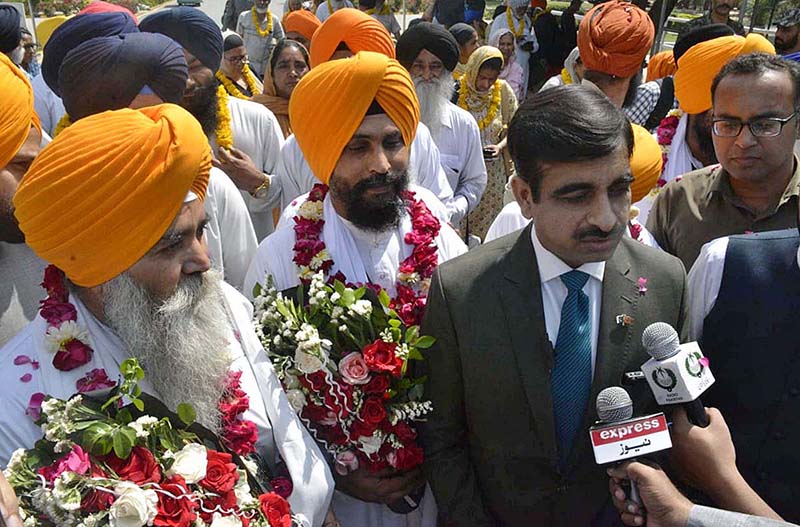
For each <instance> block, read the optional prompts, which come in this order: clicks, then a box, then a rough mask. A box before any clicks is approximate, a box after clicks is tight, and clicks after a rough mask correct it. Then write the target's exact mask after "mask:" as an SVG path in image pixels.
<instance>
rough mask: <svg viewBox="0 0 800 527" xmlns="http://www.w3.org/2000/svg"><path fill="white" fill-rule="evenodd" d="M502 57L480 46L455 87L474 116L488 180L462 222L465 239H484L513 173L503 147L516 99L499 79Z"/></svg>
mask: <svg viewBox="0 0 800 527" xmlns="http://www.w3.org/2000/svg"><path fill="white" fill-rule="evenodd" d="M502 70H503V54H502V53H501V52H500V50H499V49H497V48H495V47H492V46H481V47H480V48H478V49H477V50H475V52H474V53H473V54H472V55H471V56H470V58H469V61H468V62H467V71H466V73H465V74H464V77H463V78H462V79H461V81H460V83H459V88H458V105H459V106H460V107H461V108H464V109H465V110H467V111H468V112H469V113H471V114H472V116H473V117H475V120H476V121H477V122H478V128H479V129H480V132H481V143H482V144H483V157H484V160H485V162H486V173H487V176H488V181H487V184H486V190H484V192H483V196H482V197H481V201H480V203H478V206H477V207H476V208H475V210H473V211H472V212H471V213H470V214H469V215H468V216H467V217H466V218H465V219H464V220H463V221H462V224H461V229H462V231H463V232H466V233H467V236H469V235H470V234H474V235H476V236H478V237H479V238H481V239H483V238H484V237H485V236H486V231H487V230H489V226H490V225H491V224H492V221H493V220H494V218H495V217H496V216H497V214H498V213H499V212H500V210H501V209H502V208H503V191H504V189H505V184H506V181H507V180H508V178H509V177H510V176H511V175H512V174H513V170H514V169H513V165H512V163H511V156H510V155H509V153H508V149H507V148H506V133H507V131H508V123H509V122H510V121H511V118H512V117H513V116H514V112H516V111H517V97H516V95H514V90H512V89H511V86H509V85H508V83H507V82H506V81H504V80H502V79H500V78H499V76H500V72H501V71H502Z"/></svg>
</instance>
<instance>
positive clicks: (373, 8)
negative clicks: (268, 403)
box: [364, 4, 392, 16]
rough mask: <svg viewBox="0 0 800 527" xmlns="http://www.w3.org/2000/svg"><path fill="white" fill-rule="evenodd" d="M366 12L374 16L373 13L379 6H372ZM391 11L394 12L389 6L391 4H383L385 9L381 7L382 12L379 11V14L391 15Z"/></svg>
mask: <svg viewBox="0 0 800 527" xmlns="http://www.w3.org/2000/svg"><path fill="white" fill-rule="evenodd" d="M364 12H365V13H366V14H368V15H369V16H372V15H374V14H375V13H377V8H375V7H372V8H370V9H367V10H366V11H364ZM391 13H392V10H391V8H389V4H384V6H383V9H381V12H380V13H378V14H379V15H389V14H391Z"/></svg>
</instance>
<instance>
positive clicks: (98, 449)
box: [83, 422, 114, 456]
mask: <svg viewBox="0 0 800 527" xmlns="http://www.w3.org/2000/svg"><path fill="white" fill-rule="evenodd" d="M113 433H114V429H113V427H112V426H111V425H109V424H107V423H103V422H96V423H93V424H92V426H90V427H89V428H87V429H86V430H84V431H83V443H84V445H83V446H84V448H85V449H86V450H88V451H89V452H91V453H93V454H96V455H101V456H102V455H105V454H108V452H109V451H110V450H111V436H112V434H113Z"/></svg>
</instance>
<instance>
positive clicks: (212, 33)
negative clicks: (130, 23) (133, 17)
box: [139, 6, 222, 72]
mask: <svg viewBox="0 0 800 527" xmlns="http://www.w3.org/2000/svg"><path fill="white" fill-rule="evenodd" d="M139 29H141V30H142V31H147V32H149V33H161V34H162V35H167V36H168V37H170V38H171V39H172V40H174V41H175V42H177V43H178V44H180V45H181V46H183V49H185V50H186V51H188V52H189V53H191V54H192V55H194V56H195V57H196V58H197V60H199V61H200V62H201V63H202V64H203V65H204V66H206V67H208V68H210V69H211V71H213V72H216V71H217V70H218V69H219V66H220V63H221V62H222V31H221V30H220V29H219V26H218V25H217V23H216V22H214V21H213V20H211V18H209V16H208V15H207V14H205V13H203V12H202V11H200V10H199V9H195V8H193V7H186V6H179V7H171V8H166V9H162V10H160V11H157V12H155V13H153V14H152V15H148V16H147V17H145V18H144V20H142V21H141V22H140V23H139Z"/></svg>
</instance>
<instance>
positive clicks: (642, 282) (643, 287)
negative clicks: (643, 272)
mask: <svg viewBox="0 0 800 527" xmlns="http://www.w3.org/2000/svg"><path fill="white" fill-rule="evenodd" d="M636 285H638V286H639V294H640V295H643V294H645V293H646V292H647V278H645V277H643V276H640V277H639V279H638V280H637V281H636Z"/></svg>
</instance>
